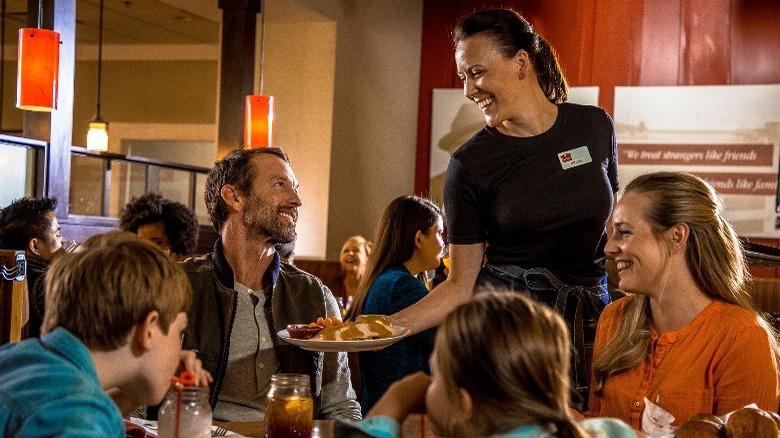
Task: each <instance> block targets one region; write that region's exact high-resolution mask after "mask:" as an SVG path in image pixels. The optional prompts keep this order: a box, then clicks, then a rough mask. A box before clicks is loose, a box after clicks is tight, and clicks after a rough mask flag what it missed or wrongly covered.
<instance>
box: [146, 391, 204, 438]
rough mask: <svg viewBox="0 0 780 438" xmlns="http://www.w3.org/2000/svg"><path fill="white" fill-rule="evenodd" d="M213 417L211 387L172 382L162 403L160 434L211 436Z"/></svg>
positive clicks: (181, 437)
mask: <svg viewBox="0 0 780 438" xmlns="http://www.w3.org/2000/svg"><path fill="white" fill-rule="evenodd" d="M211 420H212V418H211V405H210V404H209V388H208V387H205V386H185V387H177V386H176V385H171V389H169V390H168V393H167V394H165V399H163V402H162V404H161V405H160V411H159V413H158V422H157V428H158V429H157V431H158V436H159V437H160V438H206V437H210V436H211Z"/></svg>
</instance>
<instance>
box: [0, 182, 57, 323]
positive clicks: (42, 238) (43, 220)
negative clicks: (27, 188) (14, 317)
mask: <svg viewBox="0 0 780 438" xmlns="http://www.w3.org/2000/svg"><path fill="white" fill-rule="evenodd" d="M56 207H57V199H56V198H54V197H50V198H21V199H17V200H15V201H14V202H12V203H11V204H9V205H8V206H6V207H5V208H3V210H2V212H0V248H4V249H14V250H19V251H24V256H25V259H26V260H27V273H26V277H27V290H28V291H29V296H30V312H29V314H30V319H29V321H28V323H27V327H28V331H27V335H28V336H29V337H31V338H37V337H39V336H40V334H41V324H42V323H43V315H44V312H45V308H46V296H45V294H44V291H45V288H44V285H45V284H46V271H47V270H48V269H49V265H50V264H51V262H52V261H53V260H54V259H55V258H57V257H59V256H60V255H62V254H65V251H64V249H63V245H64V244H65V238H64V237H62V235H61V234H60V224H59V222H58V221H57V216H55V214H54V209H55V208H56Z"/></svg>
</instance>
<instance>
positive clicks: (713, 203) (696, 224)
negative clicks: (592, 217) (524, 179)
mask: <svg viewBox="0 0 780 438" xmlns="http://www.w3.org/2000/svg"><path fill="white" fill-rule="evenodd" d="M721 210H722V205H721V203H720V199H719V198H718V196H717V194H716V193H715V190H714V189H713V188H712V187H711V186H710V185H709V184H707V183H706V182H705V181H703V180H702V179H701V178H699V177H696V176H694V175H691V174H687V173H681V172H658V173H650V174H646V175H642V176H639V177H637V178H635V179H634V180H633V181H632V182H631V183H630V184H628V186H627V187H626V190H625V194H624V195H623V197H622V198H621V199H620V202H618V204H617V206H616V207H615V212H614V214H613V215H612V223H611V226H610V233H609V241H608V242H607V246H606V253H607V256H608V257H610V258H614V260H615V263H616V265H617V269H618V271H619V273H620V284H619V285H620V289H621V290H623V291H625V292H628V293H629V294H630V295H629V296H628V297H626V298H622V299H620V300H618V301H616V302H615V303H614V304H613V305H611V306H608V307H607V308H606V310H605V311H604V314H603V315H602V318H601V320H600V321H599V325H598V332H597V335H596V344H595V350H594V362H593V383H592V385H591V391H592V395H591V400H592V404H591V407H590V414H591V415H595V416H614V417H617V418H621V419H623V420H624V421H626V422H628V423H629V424H631V425H632V426H633V427H634V428H637V429H639V428H640V426H641V427H642V428H643V429H645V430H647V428H648V427H650V426H651V425H650V424H649V423H648V422H647V421H645V420H644V419H643V418H645V417H646V416H647V415H649V414H652V413H653V412H655V413H657V412H660V411H661V410H663V411H666V412H668V413H669V414H671V415H672V416H673V417H674V418H673V419H671V420H670V421H672V423H671V425H670V424H660V425H659V424H656V425H655V426H657V427H662V428H663V427H668V426H680V425H682V424H683V423H685V421H686V420H687V419H688V417H689V416H691V415H692V414H696V413H701V412H705V413H711V414H715V415H723V414H725V413H727V412H731V411H734V410H736V409H739V408H742V407H744V406H746V405H748V404H750V403H756V404H757V405H758V407H759V408H761V409H765V410H767V411H771V412H777V409H778V402H779V401H780V387H779V386H778V357H780V349H778V343H777V338H776V333H775V332H774V330H773V329H771V328H770V326H769V324H768V323H767V322H766V321H764V319H763V318H762V316H761V315H760V314H758V313H757V312H756V310H755V309H754V308H753V304H752V299H751V297H750V295H749V294H748V292H747V281H748V278H749V274H748V270H747V266H746V263H745V260H744V257H743V254H742V247H741V245H740V243H739V240H738V239H737V236H736V233H735V232H734V230H733V229H732V227H731V225H730V224H729V223H728V222H727V221H726V220H725V219H724V218H723V216H722V215H721ZM652 416H653V417H656V418H658V417H661V416H658V415H652Z"/></svg>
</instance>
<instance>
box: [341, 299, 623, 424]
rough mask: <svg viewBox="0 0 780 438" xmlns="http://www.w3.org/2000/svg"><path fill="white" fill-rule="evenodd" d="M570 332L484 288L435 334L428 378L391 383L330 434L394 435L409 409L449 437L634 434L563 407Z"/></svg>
mask: <svg viewBox="0 0 780 438" xmlns="http://www.w3.org/2000/svg"><path fill="white" fill-rule="evenodd" d="M570 351H571V350H570V343H569V336H568V333H567V329H566V324H565V323H564V321H563V319H562V318H561V317H560V316H559V315H558V314H557V313H556V312H555V311H554V310H552V309H550V308H548V307H546V306H545V305H543V304H540V303H537V302H534V301H532V300H530V299H529V298H526V297H524V296H523V295H521V294H518V293H514V292H485V293H482V294H477V295H475V296H474V298H473V299H471V300H470V301H469V302H467V303H465V304H462V305H460V306H458V307H457V308H456V309H455V310H453V311H452V312H451V313H450V314H449V315H448V316H447V318H446V319H445V321H444V323H443V324H442V326H441V327H440V328H439V332H438V334H437V335H436V344H435V348H434V352H433V354H432V355H431V368H432V370H433V374H432V377H428V376H426V375H425V374H423V373H416V374H413V375H411V376H408V377H406V378H404V379H403V380H400V381H398V382H396V383H395V384H393V385H392V386H391V387H390V389H389V390H388V391H387V392H386V393H385V394H384V395H383V396H382V398H381V399H380V400H379V402H377V404H376V405H375V406H374V408H373V409H372V410H371V411H370V412H369V413H368V416H367V419H366V420H363V421H361V422H338V423H337V424H336V430H335V436H337V437H361V436H362V437H365V436H371V437H383V438H385V437H400V436H401V431H400V424H401V423H402V422H403V421H404V419H405V418H406V417H407V416H408V415H409V414H410V413H412V412H425V413H426V414H427V415H428V418H429V419H430V422H431V424H432V426H433V433H435V434H436V435H439V436H452V437H484V436H493V437H504V438H521V437H567V438H568V437H591V436H599V437H603V436H607V437H621V438H622V437H635V436H636V433H635V432H634V431H633V430H632V429H631V428H630V427H629V426H628V425H626V424H625V423H622V422H621V421H619V420H614V419H589V420H585V421H583V422H582V423H578V422H577V421H576V420H575V419H574V418H573V417H572V414H571V411H570V410H569V380H570V379H569V366H570V361H569V355H570Z"/></svg>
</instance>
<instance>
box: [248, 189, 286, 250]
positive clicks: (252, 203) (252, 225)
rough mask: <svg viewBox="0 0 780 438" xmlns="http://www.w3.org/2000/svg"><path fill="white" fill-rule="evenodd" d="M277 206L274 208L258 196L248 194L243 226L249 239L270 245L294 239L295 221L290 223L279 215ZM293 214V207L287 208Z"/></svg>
mask: <svg viewBox="0 0 780 438" xmlns="http://www.w3.org/2000/svg"><path fill="white" fill-rule="evenodd" d="M279 210H280V209H279V208H274V207H273V206H272V205H270V204H269V203H267V202H265V201H264V200H263V199H261V198H260V197H259V196H256V195H254V194H250V195H249V198H248V200H247V208H246V211H245V212H244V226H245V227H246V229H247V237H248V239H249V240H262V241H266V242H268V243H270V244H272V245H275V244H277V243H290V242H292V241H294V240H295V237H296V234H295V223H290V222H289V221H288V219H287V218H286V217H282V216H280V215H279ZM284 210H289V211H290V212H291V214H293V215H294V216H296V218H297V215H295V213H294V210H295V207H291V208H288V209H284Z"/></svg>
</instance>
